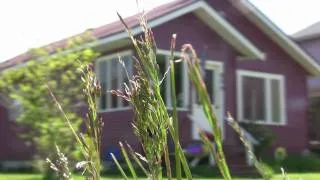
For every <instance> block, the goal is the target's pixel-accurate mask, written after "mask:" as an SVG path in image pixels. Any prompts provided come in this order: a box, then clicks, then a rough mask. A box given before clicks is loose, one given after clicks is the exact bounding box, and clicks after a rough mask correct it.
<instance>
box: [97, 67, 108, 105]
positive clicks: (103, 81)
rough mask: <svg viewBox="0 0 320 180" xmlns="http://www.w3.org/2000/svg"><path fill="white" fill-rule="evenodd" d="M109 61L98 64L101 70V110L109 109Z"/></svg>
mask: <svg viewBox="0 0 320 180" xmlns="http://www.w3.org/2000/svg"><path fill="white" fill-rule="evenodd" d="M107 65H108V63H107V61H101V62H99V64H98V66H99V67H98V68H99V81H100V83H101V95H100V102H99V106H100V109H106V108H107V96H106V94H107Z"/></svg>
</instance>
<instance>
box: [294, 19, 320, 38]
mask: <svg viewBox="0 0 320 180" xmlns="http://www.w3.org/2000/svg"><path fill="white" fill-rule="evenodd" d="M319 36H320V21H319V22H317V23H314V24H312V25H310V26H308V27H306V28H304V29H302V30H300V31H298V32H296V33H294V34H293V35H292V36H291V37H292V38H294V39H296V40H298V41H302V40H308V39H312V38H316V37H319Z"/></svg>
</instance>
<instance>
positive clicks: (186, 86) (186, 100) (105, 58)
mask: <svg viewBox="0 0 320 180" xmlns="http://www.w3.org/2000/svg"><path fill="white" fill-rule="evenodd" d="M128 55H133V51H132V50H126V51H121V52H118V53H113V54H110V55H106V56H102V57H100V58H98V59H97V60H96V63H95V64H96V68H95V69H96V74H97V75H98V76H99V73H100V72H99V68H98V66H99V63H100V61H108V60H111V59H114V58H116V57H119V56H120V57H124V56H128ZM157 55H165V56H166V68H169V58H168V57H169V56H170V55H171V51H169V50H163V49H158V50H157ZM174 55H176V56H180V55H181V52H177V51H174ZM118 66H121V65H120V63H118ZM183 67H184V68H183V74H185V75H183V76H182V77H183V82H182V85H183V87H184V92H183V93H184V94H183V96H184V102H183V103H184V104H185V106H186V107H177V110H178V111H188V110H189V80H188V65H187V64H186V63H184V64H183ZM108 68H110V66H108ZM121 68H122V67H121ZM119 74H120V75H119ZM118 76H121V73H118ZM167 77H170V71H169V72H168V73H167ZM167 77H166V79H165V82H164V83H166V88H167V90H166V92H170V91H171V88H170V87H171V85H170V81H169V80H167V79H169V78H167ZM107 78H108V80H107V81H109V82H110V79H109V78H110V76H108V77H107ZM118 86H119V84H118ZM107 89H108V88H107ZM106 95H107V97H108V98H107V100H108V102H107V107H106V109H101V108H100V104H99V103H100V101H99V100H97V102H98V103H97V105H98V112H99V113H105V112H117V111H125V110H131V109H132V107H131V105H129V106H128V107H122V106H121V107H117V108H110V104H111V96H112V94H111V93H107V94H106ZM165 98H166V102H167V104H166V106H167V109H168V110H172V109H173V107H172V102H171V92H170V93H166V97H165ZM119 101H121V98H118V103H119ZM120 104H121V105H122V101H121V102H120Z"/></svg>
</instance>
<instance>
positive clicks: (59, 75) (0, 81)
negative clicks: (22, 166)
mask: <svg viewBox="0 0 320 180" xmlns="http://www.w3.org/2000/svg"><path fill="white" fill-rule="evenodd" d="M79 38H80V39H82V41H79ZM76 39H77V41H76V40H74V39H71V40H70V41H69V44H68V45H67V47H66V48H64V49H59V50H58V51H57V53H55V54H50V53H49V49H45V48H42V49H33V50H31V51H30V52H29V53H30V54H31V55H32V57H33V59H32V60H29V61H28V62H27V63H25V64H19V65H18V66H16V67H14V68H11V69H7V70H5V71H3V72H1V76H0V92H1V94H3V95H5V96H7V97H10V98H11V99H12V100H14V101H18V102H19V104H20V106H21V109H22V111H21V114H20V116H19V117H17V119H16V120H17V123H18V124H19V125H21V126H23V127H25V128H26V129H27V130H26V131H24V132H23V133H22V134H21V137H22V138H24V139H25V140H26V141H29V142H31V143H32V145H33V146H34V147H35V148H36V150H37V151H36V156H35V159H36V160H40V161H36V162H38V163H36V164H38V167H39V170H46V169H47V168H46V167H47V166H44V164H43V163H44V161H43V160H44V159H46V158H47V157H49V158H53V153H54V150H55V144H57V145H59V147H61V151H62V152H67V154H68V156H69V158H71V159H75V158H77V156H78V155H77V154H78V153H77V151H78V150H77V148H76V146H75V143H76V142H74V141H73V140H72V139H73V134H72V132H71V131H70V129H69V128H68V127H67V126H66V124H65V121H64V120H63V118H62V117H61V116H60V112H59V110H58V109H57V108H55V104H54V103H53V102H52V99H51V97H50V96H49V93H48V90H47V86H49V87H50V88H51V89H52V91H53V92H54V93H55V95H56V97H57V99H61V100H62V102H61V104H62V105H63V107H64V109H65V111H66V112H67V115H68V117H69V119H70V122H71V123H72V126H73V127H74V128H75V129H78V128H79V125H80V123H81V121H82V120H81V119H82V118H81V117H80V116H79V114H78V113H74V112H75V111H74V110H77V108H78V107H79V104H81V102H83V96H82V95H81V93H80V92H81V83H82V81H81V79H80V78H79V75H78V74H77V73H76V69H77V68H78V67H79V62H80V63H87V62H91V61H92V60H93V59H94V58H96V57H97V53H95V52H94V51H93V50H92V49H90V48H88V47H84V46H82V47H81V48H80V46H81V45H83V44H84V42H86V41H91V40H92V38H90V37H89V35H88V34H86V35H83V36H81V37H78V38H76ZM44 167H45V168H44Z"/></svg>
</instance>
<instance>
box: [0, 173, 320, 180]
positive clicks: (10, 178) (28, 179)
mask: <svg viewBox="0 0 320 180" xmlns="http://www.w3.org/2000/svg"><path fill="white" fill-rule="evenodd" d="M288 177H289V179H290V180H319V179H320V172H319V173H290V174H288ZM83 179H84V178H83V177H81V176H76V177H75V180H83ZM101 179H102V180H113V179H114V180H117V179H123V178H121V177H102V178H101ZM198 179H207V180H220V179H219V178H198ZM234 179H239V180H245V179H248V178H234ZM278 179H279V180H281V179H282V177H281V175H275V176H274V178H273V180H278ZM0 180H41V175H40V174H23V173H21V174H19V173H0ZM141 180H143V179H141Z"/></svg>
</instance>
